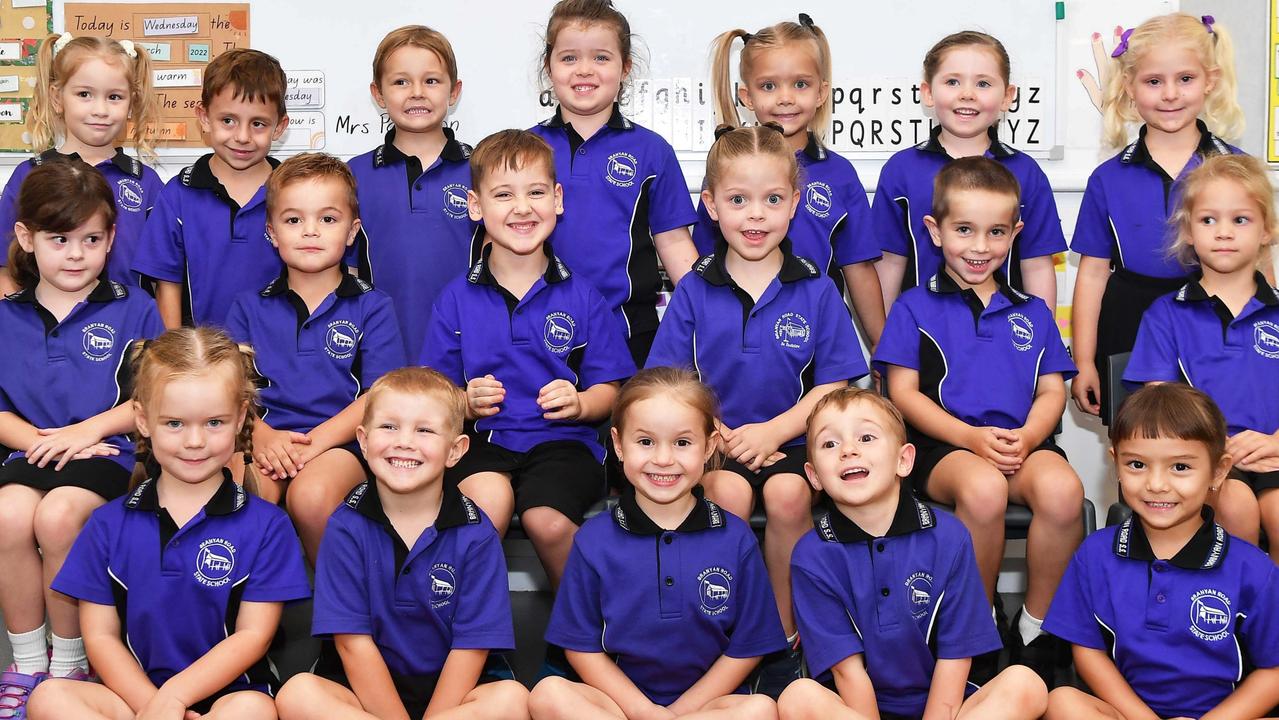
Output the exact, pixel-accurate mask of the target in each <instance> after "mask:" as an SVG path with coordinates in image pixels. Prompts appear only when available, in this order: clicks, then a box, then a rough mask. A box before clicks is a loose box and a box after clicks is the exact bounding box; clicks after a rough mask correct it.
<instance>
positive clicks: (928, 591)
mask: <svg viewBox="0 0 1279 720" xmlns="http://www.w3.org/2000/svg"><path fill="white" fill-rule="evenodd" d="M906 590H907V592H908V593H909V595H910V614H911V615H913V616H914V617H915V619H916V620H918V619H919V618H922V617H923V616H925V615H927V614H928V608H929V607H930V606H931V605H932V604H933V576H932V575H931V574H929V573H926V572H922V571H921V572H917V573H911V575H910V577H908V578H906Z"/></svg>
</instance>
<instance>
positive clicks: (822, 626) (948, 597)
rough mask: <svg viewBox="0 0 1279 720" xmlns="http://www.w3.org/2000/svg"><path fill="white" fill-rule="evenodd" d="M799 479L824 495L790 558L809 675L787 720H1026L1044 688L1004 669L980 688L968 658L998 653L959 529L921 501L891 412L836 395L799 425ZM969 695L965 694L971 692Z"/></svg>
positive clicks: (788, 703)
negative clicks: (803, 442) (802, 441)
mask: <svg viewBox="0 0 1279 720" xmlns="http://www.w3.org/2000/svg"><path fill="white" fill-rule="evenodd" d="M808 445H809V460H808V463H807V464H806V465H805V466H804V470H805V471H806V472H807V474H808V481H809V482H811V483H812V484H813V487H814V488H815V489H817V490H820V491H823V492H824V493H825V506H824V507H823V509H822V511H821V513H820V515H819V516H818V520H817V527H816V529H814V530H813V531H812V532H810V533H808V534H807V535H805V536H804V538H803V539H802V540H800V542H799V544H798V545H797V546H796V547H795V554H794V555H793V556H792V559H791V564H792V568H793V571H792V573H791V582H792V583H793V585H794V587H795V615H796V617H797V618H798V619H799V624H800V632H802V633H803V635H804V655H805V657H806V658H807V660H808V670H809V672H810V673H811V674H812V677H813V678H814V679H813V680H809V679H803V680H797V681H796V682H794V683H791V685H790V687H789V688H787V690H786V691H785V692H784V693H783V694H782V697H781V699H780V700H779V701H778V708H779V710H780V711H781V714H782V716H783V717H785V718H787V719H788V720H808V719H810V718H811V719H812V720H827V719H829V720H864V718H868V717H878V718H881V720H916V719H918V718H920V717H924V716H929V717H948V718H996V717H997V718H1005V719H1006V720H1014V719H1024V720H1033V719H1034V718H1038V717H1039V716H1040V715H1041V714H1042V713H1043V711H1044V707H1045V705H1046V703H1047V699H1048V698H1047V695H1048V693H1047V690H1046V689H1045V688H1044V683H1043V681H1042V680H1040V679H1039V678H1038V677H1037V676H1036V675H1035V674H1034V673H1033V672H1031V671H1030V670H1029V669H1028V668H1026V667H1023V666H1020V665H1014V666H1011V667H1008V668H1006V669H1005V670H1004V671H1003V672H1001V673H999V675H997V676H995V677H994V678H993V679H991V680H990V681H989V682H987V683H986V684H985V685H983V686H982V687H981V688H980V689H977V688H976V687H974V686H972V685H971V684H969V683H967V679H968V668H969V664H970V660H971V658H972V657H973V656H975V655H979V654H981V653H986V652H990V651H992V650H997V649H998V648H999V645H1000V642H999V632H998V631H997V630H996V628H995V623H994V622H992V621H991V616H990V606H989V605H987V603H986V597H985V593H984V592H983V591H982V583H981V576H980V575H979V574H978V573H977V563H976V561H975V559H974V557H973V549H972V541H971V540H970V538H969V536H968V531H967V530H965V529H964V526H963V525H962V524H960V523H959V522H957V521H956V520H955V519H954V518H953V517H951V516H950V515H949V514H947V513H943V512H938V511H936V510H934V509H932V508H930V507H929V506H927V505H925V504H924V503H922V502H920V501H919V500H917V499H915V495H914V493H912V492H911V491H910V486H909V484H908V483H907V482H906V480H905V478H906V476H907V475H909V474H910V469H911V466H912V465H913V463H914V460H915V448H914V446H912V445H910V444H909V443H907V442H906V426H905V423H904V422H903V421H902V416H901V413H899V412H898V411H897V408H895V407H894V406H893V404H892V403H890V402H889V401H888V400H886V399H885V398H883V397H881V396H880V395H879V394H877V393H874V392H872V391H869V390H860V389H857V388H843V389H840V390H836V391H835V392H832V393H830V394H829V395H827V396H826V397H824V398H822V399H821V400H820V401H819V402H818V403H817V407H816V408H814V409H813V413H812V415H810V416H809V418H808ZM974 691H975V692H974Z"/></svg>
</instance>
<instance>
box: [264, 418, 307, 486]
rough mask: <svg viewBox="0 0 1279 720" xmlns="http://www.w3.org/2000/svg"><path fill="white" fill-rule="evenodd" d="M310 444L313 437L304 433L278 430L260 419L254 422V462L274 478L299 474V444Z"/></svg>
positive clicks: (300, 465)
mask: <svg viewBox="0 0 1279 720" xmlns="http://www.w3.org/2000/svg"><path fill="white" fill-rule="evenodd" d="M309 444H311V438H309V437H307V436H306V435H303V434H302V433H298V432H290V431H288V430H276V429H275V428H272V427H271V426H270V425H267V424H266V423H264V422H260V421H259V422H256V423H254V424H253V462H255V463H257V465H258V467H259V468H261V469H262V471H263V474H265V475H268V476H270V477H272V478H274V479H277V480H284V479H286V478H291V477H294V476H295V475H297V474H298V471H299V470H301V469H302V461H301V460H300V459H299V454H298V450H297V446H299V445H309Z"/></svg>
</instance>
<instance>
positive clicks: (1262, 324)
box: [1252, 320, 1279, 358]
mask: <svg viewBox="0 0 1279 720" xmlns="http://www.w3.org/2000/svg"><path fill="white" fill-rule="evenodd" d="M1252 346H1253V348H1255V349H1256V351H1257V354H1258V355H1261V356H1262V357H1268V358H1279V325H1275V324H1274V323H1272V322H1270V321H1269V320H1259V321H1257V322H1256V323H1254V324H1253V326H1252Z"/></svg>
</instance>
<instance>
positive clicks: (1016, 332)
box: [1008, 313, 1035, 352]
mask: <svg viewBox="0 0 1279 720" xmlns="http://www.w3.org/2000/svg"><path fill="white" fill-rule="evenodd" d="M1008 329H1009V330H1010V331H1012V336H1013V347H1015V348H1017V349H1018V350H1020V351H1022V352H1025V351H1027V350H1029V349H1030V346H1031V344H1032V343H1034V342H1035V325H1034V323H1032V322H1031V321H1030V318H1028V317H1026V316H1025V315H1022V314H1021V313H1013V314H1012V315H1009V316H1008Z"/></svg>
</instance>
